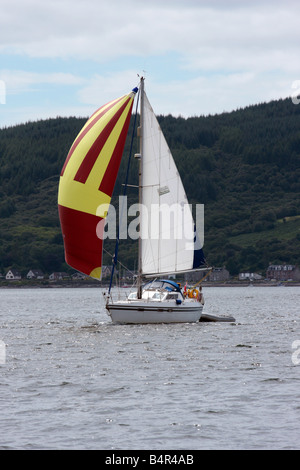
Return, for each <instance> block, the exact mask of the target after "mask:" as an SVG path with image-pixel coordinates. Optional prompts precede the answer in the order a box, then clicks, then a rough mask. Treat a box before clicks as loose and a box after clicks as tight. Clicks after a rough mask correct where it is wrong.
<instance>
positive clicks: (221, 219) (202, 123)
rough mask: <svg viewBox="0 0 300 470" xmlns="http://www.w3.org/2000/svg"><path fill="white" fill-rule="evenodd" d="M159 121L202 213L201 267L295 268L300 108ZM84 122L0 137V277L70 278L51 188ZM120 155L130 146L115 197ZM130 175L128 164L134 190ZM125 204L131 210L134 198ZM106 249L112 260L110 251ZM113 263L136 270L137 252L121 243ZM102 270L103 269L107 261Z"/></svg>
mask: <svg viewBox="0 0 300 470" xmlns="http://www.w3.org/2000/svg"><path fill="white" fill-rule="evenodd" d="M159 120H160V123H161V127H162V129H163V131H164V133H165V136H166V139H167V141H168V143H169V145H170V148H171V150H172V152H173V155H174V158H175V160H176V163H177V166H178V169H179V172H180V174H181V176H182V180H183V183H184V185H185V188H186V191H187V195H188V198H189V201H190V202H191V203H194V204H195V203H204V204H205V244H204V251H205V254H206V257H207V260H208V263H209V264H210V265H214V266H222V265H225V266H226V267H227V269H229V271H230V272H231V274H237V273H238V272H239V271H241V270H246V271H258V272H262V273H264V272H265V270H266V268H267V266H268V264H269V263H270V262H271V263H284V262H286V263H291V264H300V250H299V246H300V243H299V242H300V197H299V196H300V164H299V163H300V106H296V105H294V104H293V103H292V102H291V100H289V99H287V100H280V101H274V102H271V103H268V104H266V103H263V104H259V105H256V106H250V107H247V108H245V109H241V110H238V111H235V112H231V113H223V114H221V115H216V116H208V117H193V118H188V119H184V118H174V117H172V116H160V117H159ZM85 121H86V119H78V118H57V119H50V120H45V121H38V122H33V123H27V124H24V125H20V126H15V127H10V128H6V129H2V130H0V271H2V272H5V271H6V270H7V269H8V268H10V267H15V268H19V269H20V270H22V271H23V272H25V273H26V272H27V271H28V270H29V269H31V268H40V269H42V270H43V271H44V272H47V273H50V272H52V271H60V270H67V266H66V265H65V263H64V256H63V243H62V237H61V234H60V227H59V220H58V214H57V186H58V180H59V173H60V170H61V168H62V165H63V162H64V160H65V158H66V155H67V153H68V150H69V148H70V146H71V144H72V142H73V140H74V138H75V137H76V135H77V133H78V131H79V130H80V128H81V127H82V125H83V124H84V122H85ZM129 132H131V130H129ZM127 156H128V147H127V148H125V154H124V157H125V158H123V162H122V164H121V169H120V172H119V176H118V179H117V184H116V187H115V193H114V194H116V195H118V194H119V192H120V188H121V184H122V182H123V181H124V175H125V168H126V163H127ZM136 170H137V168H136V162H135V161H133V162H132V164H131V170H130V183H132V184H136V182H137V171H136ZM128 196H129V199H130V202H131V201H132V202H134V201H135V197H136V194H135V190H134V189H133V190H131V191H130V192H129V195H128ZM114 202H116V198H114ZM105 247H106V248H107V250H108V251H110V252H112V251H113V249H114V242H112V241H109V242H108V243H106V245H105ZM120 258H122V260H123V261H124V264H126V265H127V266H128V267H130V268H134V262H135V259H136V244H134V243H132V242H131V241H129V242H125V241H124V242H122V243H121V245H120ZM104 262H105V263H107V264H110V257H108V256H107V255H105V260H104Z"/></svg>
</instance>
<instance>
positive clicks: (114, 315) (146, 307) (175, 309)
mask: <svg viewBox="0 0 300 470" xmlns="http://www.w3.org/2000/svg"><path fill="white" fill-rule="evenodd" d="M106 308H107V310H108V314H109V316H110V317H111V319H112V322H113V323H129V324H133V323H195V322H198V321H199V320H200V318H201V313H202V309H203V305H201V304H200V303H199V302H191V303H188V304H180V305H176V304H175V305H174V304H172V305H170V304H169V303H167V304H166V303H164V304H163V303H162V302H161V303H159V305H158V303H157V302H144V303H143V302H115V303H108V304H107V305H106Z"/></svg>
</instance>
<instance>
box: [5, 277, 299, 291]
mask: <svg viewBox="0 0 300 470" xmlns="http://www.w3.org/2000/svg"><path fill="white" fill-rule="evenodd" d="M178 282H181V284H182V281H178ZM191 284H192V283H191ZM299 286H300V282H297V281H256V282H255V281H251V282H249V281H231V282H230V281H226V282H217V281H216V282H209V281H204V282H203V283H202V287H203V288H205V287H299ZM63 287H67V288H70V289H77V288H90V287H95V288H101V289H106V288H108V287H109V283H107V282H99V281H97V280H92V279H90V280H83V281H72V280H69V279H66V280H61V281H49V280H46V279H43V280H40V281H37V280H35V281H33V280H27V279H26V280H25V279H24V280H18V281H14V280H1V281H0V289H60V288H63ZM114 287H119V288H120V289H126V288H127V289H129V288H133V286H129V285H124V286H114Z"/></svg>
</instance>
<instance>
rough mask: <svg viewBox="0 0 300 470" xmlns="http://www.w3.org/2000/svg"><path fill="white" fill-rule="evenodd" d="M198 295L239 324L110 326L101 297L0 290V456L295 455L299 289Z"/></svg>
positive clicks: (299, 417) (299, 416) (299, 427)
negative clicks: (0, 351)
mask: <svg viewBox="0 0 300 470" xmlns="http://www.w3.org/2000/svg"><path fill="white" fill-rule="evenodd" d="M204 292H205V298H206V304H205V310H206V312H207V313H208V312H209V313H212V314H216V315H233V316H234V317H235V318H236V320H237V321H236V324H231V323H198V324H178V325H143V326H142V325H136V326H128V325H127V326H126V325H113V324H111V323H110V320H109V318H108V317H107V315H106V313H105V309H104V304H103V299H102V294H101V291H100V289H95V288H92V289H88V288H86V289H20V290H17V289H1V290H0V326H1V329H0V340H2V341H3V342H4V343H5V345H6V348H5V352H6V357H5V364H2V365H0V374H1V383H0V449H102V450H111V449H116V450H118V449H119V450H130V449H148V450H157V449H161V450H163V449H168V450H172V449H174V450H179V449H181V450H185V449H186V450H191V449H194V450H198V449H299V448H300V445H299V443H300V364H298V362H300V361H299V359H300V351H299V355H298V352H297V350H295V349H294V346H293V344H294V345H295V344H297V343H294V342H295V341H299V340H300V329H299V325H300V314H299V306H300V287H270V288H268V287H265V288H262V287H261V288H259V287H245V288H244V287H236V288H233V287H232V288H206V289H205V291H204ZM298 349H300V346H299V343H298Z"/></svg>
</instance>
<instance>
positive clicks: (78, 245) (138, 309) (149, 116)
mask: <svg viewBox="0 0 300 470" xmlns="http://www.w3.org/2000/svg"><path fill="white" fill-rule="evenodd" d="M136 95H138V98H139V99H140V124H139V127H138V136H139V146H140V148H139V153H137V154H135V158H136V160H138V162H139V164H138V167H139V170H138V171H139V186H138V190H139V191H138V192H139V208H140V210H139V211H140V215H139V226H140V233H139V238H138V245H139V246H138V274H137V288H136V292H132V293H131V294H130V295H129V296H128V298H127V299H126V300H117V301H114V300H113V298H112V295H111V285H110V288H109V292H108V295H107V301H106V309H107V313H108V315H109V316H110V317H111V320H112V321H113V322H115V323H182V322H184V323H186V322H187V323H191V322H197V321H199V320H200V317H201V314H202V310H203V303H204V302H203V296H202V292H201V289H200V290H199V289H193V290H190V291H187V290H186V289H181V286H180V285H179V284H178V283H177V282H175V281H173V280H170V278H169V276H170V275H178V274H183V273H185V272H188V271H193V270H203V269H207V266H206V261H205V258H204V254H203V251H202V247H201V245H200V242H199V239H198V236H197V233H196V231H195V223H194V220H193V216H192V211H191V208H190V206H189V204H188V200H187V197H186V193H185V190H184V187H183V184H182V181H181V178H180V175H179V173H178V170H177V168H176V165H175V162H174V159H173V157H172V154H171V151H170V149H169V147H168V144H167V142H166V139H165V137H164V135H163V133H162V130H161V128H160V125H159V122H158V120H157V118H156V116H155V114H154V111H153V109H152V107H151V104H150V102H149V100H148V97H147V95H146V92H145V86H144V78H143V77H142V78H141V79H140V84H139V87H138V88H134V89H133V90H132V92H131V93H129V94H128V95H125V96H123V97H121V98H118V99H116V100H114V101H111V102H109V103H107V104H106V105H104V106H102V107H101V108H99V109H98V110H97V111H96V112H95V113H94V114H93V115H92V116H91V118H90V119H89V120H88V121H87V123H86V124H85V126H84V127H83V128H82V130H81V131H80V133H79V134H78V136H77V138H76V139H75V141H74V143H73V145H72V146H71V148H70V151H69V153H68V156H67V159H66V161H65V164H64V166H63V168H62V172H61V176H60V183H59V191H58V209H59V216H60V223H61V229H62V234H63V239H64V249H65V259H66V262H67V263H68V264H69V265H70V266H72V267H73V268H75V269H76V270H78V271H80V272H83V273H85V274H87V275H89V276H91V277H93V278H96V279H99V280H100V279H101V268H102V250H103V236H101V233H102V234H103V231H104V225H105V218H106V216H107V211H108V208H109V203H110V200H111V197H112V192H113V189H114V185H115V181H116V178H117V173H118V169H119V166H120V162H121V158H122V154H123V150H124V145H125V139H126V136H127V133H128V128H129V122H130V118H131V114H132V108H133V101H134V99H135V96H136ZM115 263H116V259H115ZM145 278H150V280H148V281H147V282H146V283H144V282H143V280H144V279H145Z"/></svg>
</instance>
